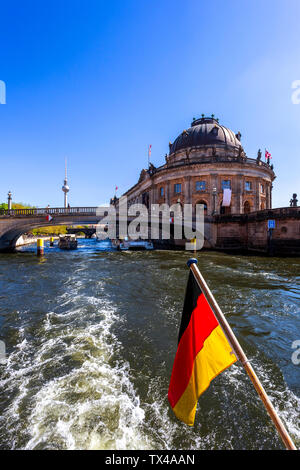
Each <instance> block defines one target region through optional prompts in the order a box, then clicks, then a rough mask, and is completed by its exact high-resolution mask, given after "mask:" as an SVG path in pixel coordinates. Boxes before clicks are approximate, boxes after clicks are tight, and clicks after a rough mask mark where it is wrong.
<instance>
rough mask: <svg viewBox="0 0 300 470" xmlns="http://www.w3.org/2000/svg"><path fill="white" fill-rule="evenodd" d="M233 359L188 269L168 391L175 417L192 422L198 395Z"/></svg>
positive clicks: (189, 423) (227, 344)
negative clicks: (176, 346)
mask: <svg viewBox="0 0 300 470" xmlns="http://www.w3.org/2000/svg"><path fill="white" fill-rule="evenodd" d="M236 360H237V359H236V357H235V355H234V354H233V352H232V348H231V346H230V344H229V342H228V340H227V339H226V337H225V335H224V333H223V330H222V329H221V327H220V325H219V323H218V321H217V319H216V317H215V315H214V313H213V311H212V309H211V307H210V305H209V303H208V302H207V300H206V298H205V297H204V294H203V293H202V291H201V289H200V287H199V285H198V283H197V281H196V279H195V277H194V275H193V273H192V271H191V270H190V274H189V279H188V284H187V289H186V294H185V300H184V306H183V313H182V319H181V325H180V330H179V338H178V348H177V352H176V356H175V360H174V365H173V371H172V375H171V381H170V386H169V393H168V399H169V402H170V405H171V407H172V409H173V411H174V413H175V415H176V416H177V418H179V419H180V420H181V421H183V422H184V423H186V424H188V425H189V426H193V424H194V421H195V413H196V407H197V401H198V399H199V396H200V395H201V394H202V393H203V392H204V391H205V390H206V389H207V388H208V386H209V384H210V382H211V380H213V379H214V378H215V377H216V376H217V375H218V374H220V372H222V371H223V370H224V369H226V368H227V367H229V366H231V364H233V363H234V362H236Z"/></svg>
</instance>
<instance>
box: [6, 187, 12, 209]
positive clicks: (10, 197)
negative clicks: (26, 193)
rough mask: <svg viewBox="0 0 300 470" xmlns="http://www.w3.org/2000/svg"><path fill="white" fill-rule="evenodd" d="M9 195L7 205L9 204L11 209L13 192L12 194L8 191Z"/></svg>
mask: <svg viewBox="0 0 300 470" xmlns="http://www.w3.org/2000/svg"><path fill="white" fill-rule="evenodd" d="M7 196H8V198H7V206H8V210H9V211H10V210H11V208H12V194H11V191H8V194H7Z"/></svg>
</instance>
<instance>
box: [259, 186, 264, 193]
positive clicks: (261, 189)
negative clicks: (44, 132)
mask: <svg viewBox="0 0 300 470" xmlns="http://www.w3.org/2000/svg"><path fill="white" fill-rule="evenodd" d="M260 192H261V193H264V192H265V187H264V185H263V184H260Z"/></svg>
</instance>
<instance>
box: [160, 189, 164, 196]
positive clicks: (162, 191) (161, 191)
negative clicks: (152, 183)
mask: <svg viewBox="0 0 300 470" xmlns="http://www.w3.org/2000/svg"><path fill="white" fill-rule="evenodd" d="M160 195H161V196H163V195H164V188H160Z"/></svg>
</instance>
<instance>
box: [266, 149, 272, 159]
mask: <svg viewBox="0 0 300 470" xmlns="http://www.w3.org/2000/svg"><path fill="white" fill-rule="evenodd" d="M270 158H272V156H271V154H270V152H268V150H267V149H266V150H265V159H266V160H270Z"/></svg>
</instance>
